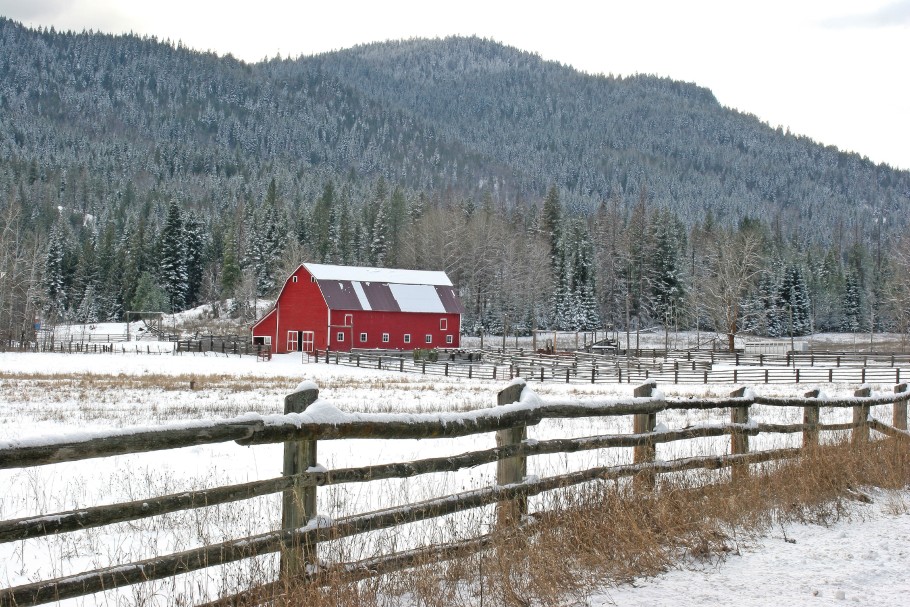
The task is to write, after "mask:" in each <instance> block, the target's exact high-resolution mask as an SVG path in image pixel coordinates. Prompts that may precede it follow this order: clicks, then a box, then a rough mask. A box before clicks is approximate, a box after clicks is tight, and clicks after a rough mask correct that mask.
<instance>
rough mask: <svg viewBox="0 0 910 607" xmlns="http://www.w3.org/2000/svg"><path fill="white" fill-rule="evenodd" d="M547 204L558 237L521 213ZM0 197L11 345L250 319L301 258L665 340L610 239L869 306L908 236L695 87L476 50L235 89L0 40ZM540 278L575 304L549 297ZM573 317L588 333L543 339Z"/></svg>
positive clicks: (238, 81) (836, 164)
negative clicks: (700, 232)
mask: <svg viewBox="0 0 910 607" xmlns="http://www.w3.org/2000/svg"><path fill="white" fill-rule="evenodd" d="M548 191H549V192H551V193H552V194H553V196H554V197H558V198H555V199H552V200H551V202H552V201H553V200H555V204H556V206H554V207H552V209H555V211H557V214H556V215H555V216H554V215H552V214H551V215H548V216H544V215H542V214H541V209H543V208H544V207H545V206H546V205H545V200H544V198H545V194H547V192H548ZM0 192H2V193H3V195H2V198H0V210H3V211H5V213H6V215H5V217H6V219H5V222H6V225H8V226H10V227H15V233H17V234H21V235H23V238H22V239H7V240H6V241H5V242H4V243H0V244H2V245H3V246H6V247H16V251H15V254H12V253H11V254H10V255H9V256H7V257H6V258H5V259H7V260H8V259H12V258H15V259H16V260H17V261H16V262H15V268H13V269H11V270H8V271H7V274H6V276H7V278H6V279H4V280H6V281H7V283H4V284H2V285H0V286H2V287H4V288H5V290H6V292H7V293H14V295H11V296H10V297H11V299H14V300H16V303H14V304H11V305H9V306H6V309H9V310H17V311H15V312H7V313H6V314H7V316H6V317H4V318H0V326H11V325H10V323H12V324H17V323H19V324H23V325H24V326H28V325H30V321H27V317H28V316H30V315H31V314H32V313H31V312H27V311H26V308H29V307H32V308H33V307H35V306H39V307H40V309H41V310H43V311H44V312H45V313H49V314H52V315H56V316H58V317H82V318H94V317H96V316H99V315H100V317H101V318H118V317H119V315H120V314H122V312H123V311H124V310H126V309H137V308H139V307H143V309H144V308H145V307H148V306H152V307H164V308H180V307H183V306H186V305H193V304H196V303H199V302H201V301H211V300H214V299H217V298H225V297H231V296H234V295H237V296H239V297H240V298H241V299H242V298H243V295H244V294H243V293H239V292H238V289H239V288H240V287H241V286H244V289H243V290H244V291H245V293H246V294H247V295H249V294H252V293H253V292H258V293H259V294H266V293H269V292H272V291H273V290H274V288H275V286H276V284H277V282H278V281H279V277H280V276H281V275H282V272H283V271H284V268H285V267H286V266H288V265H290V264H293V263H294V262H299V261H300V260H303V259H310V260H315V261H324V262H325V261H328V262H332V263H353V264H369V265H396V266H402V267H432V268H434V269H440V268H442V269H445V270H447V271H449V272H450V275H452V278H453V280H454V281H455V282H456V284H457V285H458V286H459V288H460V289H461V290H462V294H463V296H464V298H465V299H466V300H467V301H472V302H473V304H472V305H471V306H469V307H470V311H469V316H471V317H472V318H475V319H481V318H482V317H484V316H488V317H495V318H498V319H499V320H498V321H496V322H499V323H501V322H502V317H503V315H508V316H510V317H511V318H512V319H515V318H521V319H523V322H524V324H525V327H526V328H527V326H530V324H532V323H533V322H537V323H538V324H539V325H548V324H557V325H560V326H568V325H579V323H580V324H581V325H586V324H591V322H595V321H593V320H591V321H590V322H589V321H587V320H586V321H584V322H581V321H578V320H577V319H578V318H580V317H582V316H584V317H585V318H589V319H590V318H591V317H592V316H591V315H592V314H594V312H591V310H593V309H594V308H598V309H599V315H600V317H609V318H610V320H611V322H613V323H614V324H616V323H619V324H626V323H627V322H628V316H627V315H626V316H624V315H623V314H622V313H620V312H619V311H618V310H617V305H618V302H623V301H624V300H625V298H626V295H624V294H623V293H628V292H629V291H630V290H632V286H633V285H632V283H633V281H635V280H638V284H637V287H636V289H637V290H636V291H635V293H634V295H630V297H632V302H631V307H632V311H631V313H632V315H633V316H636V317H637V318H638V320H639V321H641V322H645V321H642V319H643V318H644V319H646V320H647V319H649V318H650V319H663V320H664V321H665V320H666V319H667V314H668V312H667V305H665V304H666V303H667V302H664V304H661V305H658V304H655V303H654V302H655V301H656V300H658V299H660V297H659V296H658V295H657V294H656V293H654V292H652V293H651V294H650V295H649V296H648V297H645V293H644V291H645V290H646V289H645V287H646V286H645V285H644V279H642V280H639V279H637V278H635V276H636V275H638V276H642V277H647V280H648V281H650V282H652V283H653V284H649V285H647V290H649V291H654V289H658V288H661V287H660V286H659V285H658V284H657V282H659V281H656V282H655V281H654V280H652V279H653V276H654V275H655V273H657V272H658V270H657V269H656V268H650V269H648V270H647V271H645V269H644V268H643V267H639V268H633V267H632V265H634V264H632V265H629V264H627V266H628V267H627V268H626V270H623V271H622V272H621V271H620V269H619V268H618V266H617V267H613V266H616V264H615V263H614V262H611V261H610V260H611V259H613V260H615V259H617V258H618V256H617V251H616V250H615V249H616V247H617V246H619V245H621V246H619V248H620V249H622V250H623V251H625V254H626V257H633V258H635V259H637V260H638V261H636V262H635V263H637V264H639V265H640V264H642V263H644V261H642V260H647V259H652V258H655V256H654V255H650V254H644V255H643V254H641V252H640V251H639V252H635V251H633V249H635V247H637V246H639V245H637V244H635V243H633V242H632V241H631V240H629V239H637V241H638V242H639V244H641V247H640V248H642V251H651V252H652V253H653V252H656V250H657V249H656V247H657V239H658V234H659V233H663V234H664V237H663V238H664V240H666V238H669V235H673V240H674V243H673V246H672V247H671V249H672V255H673V256H675V258H676V259H675V261H674V263H675V266H674V267H675V268H676V269H674V270H672V271H673V272H675V273H676V274H680V272H681V270H680V268H681V267H682V266H683V259H689V258H690V257H691V258H692V259H691V263H690V265H691V266H692V270H691V272H690V274H691V273H694V267H695V264H694V254H695V251H694V249H692V250H690V249H691V248H692V246H694V245H692V243H691V242H690V241H691V238H692V237H693V234H689V233H688V232H690V231H691V230H692V229H693V228H696V227H698V226H703V225H704V226H709V227H710V226H719V227H721V228H723V229H735V228H737V227H742V226H744V225H745V226H753V227H754V226H756V225H757V226H759V227H760V230H759V231H761V232H762V233H763V234H764V237H765V238H768V239H770V240H768V242H766V243H765V246H764V249H765V250H766V251H768V252H770V253H771V254H770V256H769V258H768V259H767V260H765V261H766V264H767V267H768V272H769V273H771V274H774V276H773V277H772V278H774V281H772V282H775V281H776V282H775V284H782V280H783V278H782V277H783V274H784V269H785V266H790V265H794V264H795V265H798V266H800V267H801V268H802V269H803V270H804V271H805V272H806V273H810V274H811V273H812V272H813V271H814V270H815V269H816V268H814V267H812V264H813V263H818V262H819V260H823V259H825V258H826V256H828V255H829V254H830V255H831V256H832V260H831V262H830V263H829V265H832V267H834V269H835V270H836V272H837V273H838V277H837V280H836V281H835V283H836V284H835V285H834V287H832V289H834V290H835V291H836V292H834V291H832V293H826V294H825V295H826V296H827V297H828V298H829V299H832V300H834V299H837V298H838V297H840V295H839V293H840V291H842V290H843V288H844V287H843V285H844V280H845V278H844V277H845V275H846V274H847V273H849V272H850V271H853V272H854V273H855V274H856V275H857V280H858V284H859V287H861V288H862V289H865V290H869V289H871V288H872V285H873V282H875V281H877V280H879V279H878V278H876V279H874V280H873V279H872V278H871V276H872V274H873V270H872V269H871V267H870V266H869V264H870V259H871V258H872V257H873V253H872V252H870V251H872V250H873V248H875V251H874V255H875V256H876V257H877V259H876V262H875V264H874V265H875V268H874V270H875V272H876V273H878V272H879V271H880V270H881V267H882V259H881V253H880V252H881V250H882V246H883V243H884V245H885V246H887V244H888V242H889V240H891V239H892V238H893V237H894V236H895V235H898V234H900V233H901V232H902V231H903V229H904V227H905V225H906V219H905V214H904V213H902V212H901V211H902V209H906V208H907V204H908V202H910V173H908V172H906V171H896V170H893V169H891V168H889V167H887V166H883V165H875V164H873V163H871V162H869V161H868V160H864V159H863V158H861V157H859V156H858V155H856V154H845V153H841V152H839V151H838V150H836V149H835V148H833V147H825V146H823V145H821V144H818V143H815V142H812V141H810V140H808V139H806V138H802V137H796V136H793V135H791V134H789V133H784V132H782V131H781V130H779V129H772V128H770V127H769V126H768V125H765V124H763V123H761V122H760V121H759V120H757V119H756V118H755V117H753V116H749V115H746V114H742V113H739V112H736V111H732V110H729V109H727V108H724V107H722V106H720V105H719V104H718V102H717V100H716V99H715V98H714V96H713V95H712V94H711V92H710V91H708V90H706V89H704V88H700V87H698V86H696V85H693V84H687V83H680V82H674V81H670V80H667V79H661V78H655V77H651V76H635V77H627V78H621V77H613V76H602V75H589V74H584V73H580V72H578V71H576V70H574V69H572V68H570V67H568V66H563V65H560V64H557V63H553V62H547V61H543V60H542V59H541V58H540V57H538V56H536V55H533V54H530V53H526V52H522V51H519V50H516V49H513V48H509V47H505V46H503V45H501V44H498V43H495V42H491V41H488V40H481V39H478V38H448V39H444V40H409V41H400V42H386V43H381V44H370V45H364V46H359V47H355V48H352V49H348V50H342V51H338V52H333V53H327V54H323V55H319V56H313V57H300V58H297V59H277V58H276V59H274V60H271V61H267V62H263V63H258V64H246V63H243V62H240V61H237V60H235V59H234V58H232V57H230V56H228V57H218V56H216V55H214V54H211V53H201V52H196V51H193V50H190V49H187V48H185V47H182V46H180V45H174V44H172V43H170V42H169V41H159V40H156V39H154V38H139V37H136V36H111V35H107V34H100V33H93V32H84V33H79V34H76V33H71V32H67V33H62V32H56V31H54V30H53V29H50V30H40V29H39V30H31V29H28V28H24V27H22V26H21V25H19V24H17V23H15V22H12V21H10V20H7V19H3V18H0ZM169 206H173V207H174V210H169ZM636 208H638V209H639V210H638V213H639V220H640V221H638V223H635V222H634V219H635V213H636V211H635V209H636ZM476 209H483V210H484V212H485V214H484V215H483V216H481V217H478V216H475V215H474V211H475V210H476ZM552 209H551V210H552ZM661 213H663V214H664V215H660V216H659V217H658V215H659V214H661ZM884 220H887V223H885V221H884ZM554 222H555V223H554ZM658 224H663V227H661V228H660V229H658V227H659V225H658ZM633 228H634V229H633ZM660 230H663V231H662V232H661V231H660ZM883 231H884V233H883ZM8 233H12V232H8ZM178 234H179V235H180V236H181V240H183V241H184V242H181V243H178V245H179V246H170V245H169V244H168V243H173V241H174V236H175V235H178ZM606 235H611V236H610V240H611V241H615V242H611V243H609V246H608V243H607V239H606ZM622 238H625V239H626V240H627V241H628V242H625V243H624V244H623V243H620V242H619V241H620V240H621V239H622ZM497 241H504V242H508V243H510V244H509V247H506V248H508V249H509V250H508V251H506V250H505V249H504V248H503V247H502V246H499V245H495V246H494V244H495V243H496V242H497ZM645 241H647V242H645ZM772 241H773V242H772ZM491 243H494V244H491ZM617 243H619V244H617ZM795 243H800V244H795ZM547 245H549V246H547ZM497 247H498V248H497ZM609 247H613V249H610V248H609ZM807 247H816V251H815V252H814V253H812V254H810V253H809V252H808V250H807ZM850 247H853V249H852V253H851V252H850V250H848V249H849V248H850ZM857 247H858V248H857ZM494 249H495V250H494ZM665 252H666V251H665ZM557 253H558V254H557ZM851 255H852V257H851ZM772 257H773V258H774V259H771V258H772ZM557 258H559V259H557ZM29 259H30V260H31V261H28V260H29ZM548 259H549V263H547V261H548ZM560 259H561V261H560ZM162 260H163V261H162ZM775 260H776V261H775ZM557 262H558V263H557ZM772 262H773V263H772ZM4 263H11V262H8V261H4ZM630 263H631V262H630ZM559 264H562V265H561V266H560V265H559ZM610 264H613V266H611V265H610ZM775 264H776V265H775ZM583 266H585V268H583ZM835 266H836V267H835ZM11 267H12V266H11ZM503 267H506V268H507V270H505V271H502V270H501V268H503ZM497 268H500V269H499V270H498V269H497ZM831 269H832V268H828V270H831ZM633 270H634V271H633ZM638 270H641V272H638ZM660 271H661V272H666V271H668V270H667V269H666V268H664V270H660ZM826 271H827V270H826ZM636 272H637V274H636ZM560 273H562V274H571V275H572V278H571V281H570V282H571V284H567V285H562V286H559V285H557V284H554V282H553V281H554V277H558V276H559V275H560ZM10 276H15V277H18V278H16V280H17V282H16V284H15V285H13V284H12V283H11V282H10V280H11V279H10ZM876 276H879V274H876ZM693 277H694V274H693V276H689V277H688V278H685V277H683V278H680V277H679V276H677V278H679V279H680V280H682V282H687V281H688V282H689V283H693V284H694V282H693ZM595 278H596V280H595ZM674 280H676V279H674ZM36 283H40V286H41V289H40V291H41V295H40V296H37V297H36V296H35V294H34V289H32V290H31V291H29V288H30V285H31V286H34V285H36ZM176 283H180V284H176ZM619 283H623V284H624V286H622V285H620V284H619ZM621 286H622V288H620V287H621ZM90 287H91V288H90ZM674 288H675V287H674ZM775 288H776V287H775ZM839 290H840V291H839ZM531 291H536V292H534V293H531ZM583 292H585V293H586V294H583ZM137 293H138V295H137ZM682 293H683V289H682V288H680V289H679V290H678V293H677V295H678V296H679V297H680V298H681V297H682ZM570 296H571V297H570ZM567 297H568V298H569V299H571V298H574V300H573V301H575V303H573V304H571V306H574V308H579V306H582V307H584V306H587V309H588V311H586V312H584V313H582V312H579V311H578V310H577V309H576V310H575V312H572V313H571V314H567V315H566V314H562V313H561V312H560V313H559V314H557V313H556V312H555V311H554V310H555V309H556V308H560V307H565V306H564V305H563V304H559V303H554V302H555V301H556V300H559V299H560V298H562V299H564V300H566V301H568V299H566V298H567ZM22 298H31V299H30V300H29V301H18V300H20V299H22ZM583 299H584V300H585V301H586V303H584V304H583V305H582V303H581V300H583ZM96 300H97V303H96ZM0 304H4V302H3V301H2V297H0ZM861 304H862V305H865V304H864V303H863V302H861ZM565 305H569V304H565ZM674 305H675V304H674ZM774 305H777V304H774ZM857 305H860V304H857ZM687 306H689V304H687ZM689 307H690V308H691V306H689ZM696 307H697V306H696ZM676 308H679V306H676ZM0 309H4V306H3V305H0ZM684 312H685V313H684V314H682V313H680V312H679V311H678V310H676V311H674V312H673V315H674V316H683V317H685V318H686V319H688V320H685V323H687V324H691V323H693V322H697V318H696V317H697V316H698V315H699V314H700V312H693V311H692V309H689V310H687V311H684ZM814 313H815V312H814V311H813V314H814ZM826 314H827V312H826ZM837 314H838V313H835V312H831V313H830V314H829V316H831V317H832V318H833V317H834V316H837ZM863 314H864V312H856V313H855V314H854V317H859V316H862V315H863ZM876 315H878V313H876ZM13 316H16V317H17V318H18V320H16V321H13V320H11V318H12V317H13ZM557 316H561V317H565V318H563V320H559V321H558V322H557V320H556V317H557ZM568 317H572V318H575V320H566V318H568ZM865 317H866V318H868V317H869V315H866V316H865ZM704 320H705V322H709V319H708V318H705V319H704ZM482 322H483V323H485V324H487V325H489V322H491V321H489V320H484V321H482ZM840 322H841V321H840V320H837V319H834V320H831V322H829V323H828V325H827V328H832V327H834V326H835V325H837V326H839V324H838V323H840ZM854 324H855V323H854Z"/></svg>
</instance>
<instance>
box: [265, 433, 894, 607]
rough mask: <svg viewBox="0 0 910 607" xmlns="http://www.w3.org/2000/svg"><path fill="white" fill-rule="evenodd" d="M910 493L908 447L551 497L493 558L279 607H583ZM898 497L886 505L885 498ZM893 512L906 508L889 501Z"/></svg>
mask: <svg viewBox="0 0 910 607" xmlns="http://www.w3.org/2000/svg"><path fill="white" fill-rule="evenodd" d="M908 483H910V450H908V449H907V444H906V443H902V444H899V443H896V442H895V441H875V442H873V443H870V444H867V445H862V446H853V445H850V444H847V443H844V444H840V445H834V446H826V447H821V448H818V449H814V450H810V451H807V452H806V453H805V454H804V455H803V456H802V457H801V458H799V459H797V460H791V461H782V462H776V463H772V464H765V465H763V466H754V467H753V469H752V475H751V477H750V478H749V479H747V480H744V481H741V482H738V483H736V484H735V485H734V484H733V483H731V482H730V481H729V480H728V476H727V475H725V474H723V473H718V472H709V471H705V472H699V473H688V474H679V475H672V476H670V475H668V476H666V477H663V478H661V479H660V480H659V482H658V485H657V487H656V488H655V489H654V490H653V491H646V492H645V491H642V490H640V489H637V488H636V484H635V483H633V482H622V481H620V482H603V483H600V484H592V485H588V486H586V487H584V488H583V489H567V490H563V491H559V492H554V493H552V494H550V495H549V496H548V500H547V501H548V504H547V509H546V510H547V512H546V513H545V514H540V515H537V516H535V517H534V519H535V520H534V521H533V522H529V524H528V525H525V526H523V527H521V528H518V529H514V528H511V529H497V530H496V531H494V538H493V542H492V548H488V549H485V550H483V551H480V552H477V553H474V554H472V555H470V556H467V557H465V558H460V559H457V560H453V561H449V562H446V563H439V562H435V561H434V562H427V563H424V564H421V565H418V566H416V567H414V568H412V569H409V570H407V571H404V572H399V573H394V574H387V575H383V576H378V577H375V578H372V579H369V580H366V581H360V582H346V581H345V580H344V579H342V578H341V577H336V578H334V579H331V580H329V581H328V582H327V583H326V581H325V580H323V584H320V585H316V584H313V585H308V586H302V587H298V588H294V589H287V588H285V589H283V591H282V592H280V593H279V594H280V596H279V597H277V598H274V597H273V600H274V603H272V604H275V605H288V606H290V605H302V604H305V605H313V606H322V605H337V606H359V605H400V604H409V605H417V606H427V607H437V606H438V607H442V606H465V607H467V606H469V605H470V606H483V605H516V606H530V605H576V604H584V602H585V598H586V597H587V596H589V595H590V594H591V593H592V592H594V591H597V590H602V589H604V588H607V587H610V586H613V585H616V584H620V583H624V582H629V581H631V580H632V579H633V578H636V577H640V576H651V575H655V574H658V573H660V572H662V571H665V570H668V569H672V568H680V567H682V568H685V567H699V566H703V565H704V564H706V563H716V562H719V561H722V560H723V559H724V558H726V557H727V556H728V555H730V554H731V553H733V554H736V553H738V552H739V550H740V548H741V547H742V546H743V545H744V543H748V542H750V541H751V540H754V539H756V538H758V537H760V536H762V535H765V534H768V533H770V532H771V531H772V530H773V529H776V528H778V527H780V526H782V525H783V524H785V523H788V522H802V523H813V524H820V525H830V524H832V523H833V522H836V521H838V520H840V519H841V518H843V517H845V516H847V515H848V512H849V510H850V509H849V507H848V506H849V502H850V501H851V500H860V501H867V500H869V499H870V498H869V497H868V495H867V494H866V493H865V491H864V488H868V487H872V486H875V487H880V488H884V489H903V488H906V487H907V486H908ZM885 495H887V493H886V494H885ZM885 499H889V500H891V501H893V503H891V502H889V505H888V507H889V509H892V510H894V511H895V512H902V511H906V509H907V504H905V503H903V502H902V501H900V500H896V501H895V500H894V499H893V498H885Z"/></svg>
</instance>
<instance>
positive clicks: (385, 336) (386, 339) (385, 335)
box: [382, 333, 389, 344]
mask: <svg viewBox="0 0 910 607" xmlns="http://www.w3.org/2000/svg"><path fill="white" fill-rule="evenodd" d="M382 343H384V344H387V343H389V334H388V333H383V334H382Z"/></svg>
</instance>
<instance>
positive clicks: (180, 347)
mask: <svg viewBox="0 0 910 607" xmlns="http://www.w3.org/2000/svg"><path fill="white" fill-rule="evenodd" d="M175 344H176V345H175V352H177V353H178V354H179V353H181V352H219V353H221V354H247V355H249V354H256V355H259V354H261V353H262V352H264V351H266V350H269V351H270V350H271V346H267V345H263V344H253V343H252V342H251V341H250V338H249V337H241V336H239V335H227V336H225V335H201V336H198V337H195V338H193V339H180V340H177V341H176V342H175Z"/></svg>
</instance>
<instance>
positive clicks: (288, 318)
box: [253, 266, 328, 354]
mask: <svg viewBox="0 0 910 607" xmlns="http://www.w3.org/2000/svg"><path fill="white" fill-rule="evenodd" d="M295 276H296V277H297V282H294V277H295ZM275 316H276V317H277V325H278V327H277V328H278V338H277V340H276V338H275V326H274V325H273V324H272V323H260V324H257V325H254V326H253V335H254V336H258V335H271V336H272V351H273V352H277V353H279V354H282V353H285V352H287V351H288V331H295V332H298V331H300V332H303V331H312V332H313V334H314V338H315V339H314V346H315V348H316V349H318V350H324V349H325V346H326V334H327V325H328V307H327V306H326V304H325V300H324V299H323V298H322V293H321V292H320V291H319V287H318V286H317V284H316V283H315V282H312V281H310V274H309V272H307V271H306V268H304V267H303V266H301V267H299V268H297V271H295V272H294V273H293V274H292V275H291V276H290V277H288V279H287V282H285V283H284V288H282V289H281V294H280V295H278V300H277V301H276V302H275ZM266 325H267V326H268V328H266ZM299 343H300V342H299V341H298V347H300V345H299Z"/></svg>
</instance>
